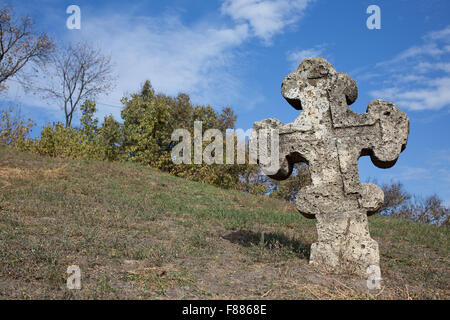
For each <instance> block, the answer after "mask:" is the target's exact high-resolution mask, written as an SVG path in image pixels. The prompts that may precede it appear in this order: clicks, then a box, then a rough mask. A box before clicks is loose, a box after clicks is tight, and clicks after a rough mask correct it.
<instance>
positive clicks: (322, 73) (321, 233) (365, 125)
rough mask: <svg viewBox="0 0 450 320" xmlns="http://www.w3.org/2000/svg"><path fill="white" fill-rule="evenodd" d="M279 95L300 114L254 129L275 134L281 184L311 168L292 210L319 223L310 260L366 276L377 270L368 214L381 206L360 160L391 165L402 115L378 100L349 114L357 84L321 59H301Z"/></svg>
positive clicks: (404, 133) (403, 125)
mask: <svg viewBox="0 0 450 320" xmlns="http://www.w3.org/2000/svg"><path fill="white" fill-rule="evenodd" d="M281 93H282V95H283V97H284V98H285V99H286V100H287V102H288V103H289V104H290V105H291V106H292V107H294V108H295V109H297V110H302V112H301V113H300V115H299V116H298V117H297V119H295V121H294V122H292V123H289V124H283V123H282V122H280V121H278V120H276V119H266V120H263V121H260V122H256V123H255V124H254V129H256V130H259V129H270V128H272V129H277V130H278V132H279V162H278V166H277V167H275V170H273V169H274V168H273V166H272V167H271V170H270V174H269V173H268V175H269V176H270V177H271V178H274V179H276V180H283V179H287V178H288V177H289V176H290V175H291V173H292V171H293V166H294V164H295V163H298V162H305V163H307V164H308V165H309V170H310V173H311V185H310V186H307V187H305V188H302V189H300V190H299V191H298V193H297V196H296V207H297V209H298V210H299V211H300V212H301V213H302V214H303V215H304V216H306V217H308V218H316V219H317V224H316V227H317V234H318V241H317V242H316V243H313V244H312V246H311V257H310V263H312V264H316V265H322V266H324V267H326V268H327V269H328V270H332V271H335V272H353V273H357V274H360V275H365V274H366V271H367V268H368V267H369V266H372V265H374V266H378V265H379V251H378V244H377V242H376V241H374V240H373V239H371V237H370V234H369V229H368V224H367V215H370V214H373V213H374V212H376V210H378V209H379V208H380V207H381V205H382V203H383V200H384V194H383V191H382V190H381V189H380V188H379V187H378V186H376V185H374V184H370V183H361V182H360V180H359V173H358V159H359V157H361V156H370V157H371V160H372V162H373V163H374V164H375V165H376V166H377V167H380V168H389V167H392V166H393V165H394V164H395V162H396V161H397V159H398V157H399V155H400V153H401V152H402V151H403V150H404V149H405V147H406V143H407V139H408V134H409V120H408V117H407V116H406V114H405V113H404V112H402V111H401V110H400V109H398V108H397V107H396V106H395V104H394V103H391V102H386V101H381V100H374V101H372V102H370V104H369V106H368V107H367V111H366V112H365V113H363V114H358V113H355V112H353V111H352V110H351V109H350V108H349V105H351V104H352V103H353V102H354V101H355V100H356V98H357V96H358V89H357V86H356V82H355V81H354V80H353V79H352V78H351V77H350V76H349V75H347V74H345V73H338V72H336V70H335V69H334V67H333V66H332V65H331V64H330V63H328V62H327V61H326V60H325V59H323V58H309V59H305V60H303V61H302V62H301V63H300V65H299V67H298V68H297V70H295V71H294V72H292V73H291V74H289V75H287V76H286V77H285V79H284V81H283V84H282V87H281ZM269 148H270V146H269ZM271 165H273V164H271ZM267 167H268V166H266V168H265V167H264V166H262V168H263V170H264V169H267ZM267 172H268V171H267Z"/></svg>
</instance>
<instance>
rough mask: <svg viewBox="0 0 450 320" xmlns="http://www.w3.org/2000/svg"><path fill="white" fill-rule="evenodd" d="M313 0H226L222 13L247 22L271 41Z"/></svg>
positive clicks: (300, 14)
mask: <svg viewBox="0 0 450 320" xmlns="http://www.w3.org/2000/svg"><path fill="white" fill-rule="evenodd" d="M311 2H312V0H272V1H270V0H225V2H224V3H223V5H222V9H221V10H222V13H223V14H227V15H230V16H231V17H232V18H233V19H234V20H236V21H242V22H246V23H248V24H249V25H250V27H251V30H252V31H253V33H254V34H255V35H256V36H257V37H259V38H261V39H263V40H264V41H265V42H266V43H270V40H271V38H272V37H273V36H274V35H275V34H278V33H281V32H282V31H283V29H284V28H285V27H286V26H288V25H291V24H293V23H296V22H297V21H298V20H299V19H300V18H301V17H302V15H303V12H304V10H305V9H306V7H307V6H308V4H309V3H311Z"/></svg>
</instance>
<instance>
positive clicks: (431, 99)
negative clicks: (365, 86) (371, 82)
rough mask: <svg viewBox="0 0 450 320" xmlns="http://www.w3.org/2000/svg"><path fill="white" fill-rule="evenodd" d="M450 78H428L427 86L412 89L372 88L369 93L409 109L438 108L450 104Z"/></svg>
mask: <svg viewBox="0 0 450 320" xmlns="http://www.w3.org/2000/svg"><path fill="white" fill-rule="evenodd" d="M449 88H450V78H449V77H446V78H439V79H436V80H428V86H427V87H424V88H418V89H413V90H407V89H405V88H396V87H394V88H387V89H382V90H374V91H372V92H371V95H372V96H374V97H378V98H381V99H386V100H392V101H395V103H396V104H397V105H399V106H400V107H402V108H406V109H410V110H424V109H427V110H438V109H441V108H443V107H445V106H448V105H450V90H449Z"/></svg>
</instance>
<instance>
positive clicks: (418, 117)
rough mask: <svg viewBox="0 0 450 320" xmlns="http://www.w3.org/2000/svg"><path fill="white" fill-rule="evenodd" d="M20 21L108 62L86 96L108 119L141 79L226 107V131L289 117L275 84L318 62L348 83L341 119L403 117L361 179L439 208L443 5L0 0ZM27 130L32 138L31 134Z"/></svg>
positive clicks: (19, 93) (32, 99) (42, 119)
mask: <svg viewBox="0 0 450 320" xmlns="http://www.w3.org/2000/svg"><path fill="white" fill-rule="evenodd" d="M6 3H8V4H10V5H11V4H12V5H14V6H15V10H16V11H17V12H19V13H21V14H23V13H29V14H30V15H31V16H32V17H33V18H34V20H35V22H36V24H37V26H38V28H40V29H42V30H43V31H45V32H47V33H49V34H50V35H51V36H52V37H54V38H56V39H58V40H59V41H61V42H70V41H79V40H87V41H90V42H92V43H94V44H96V45H98V46H100V47H101V48H102V50H103V52H104V53H106V54H109V55H111V56H112V60H113V62H114V64H115V70H116V73H117V76H118V81H117V86H116V88H115V89H114V91H113V92H111V93H110V94H109V95H107V96H101V97H98V108H99V112H98V117H100V118H103V116H105V115H107V114H110V113H112V114H113V115H114V116H115V117H116V118H118V119H119V118H120V106H121V104H120V98H121V97H123V96H124V95H126V94H129V93H132V92H135V91H137V90H138V89H139V86H140V85H141V84H142V83H143V82H144V81H145V80H146V79H150V80H151V82H152V84H153V86H154V88H155V89H156V90H157V91H160V92H163V93H166V94H170V95H176V94H177V93H179V92H187V93H189V94H190V95H191V98H192V101H193V102H194V103H198V104H210V105H212V106H213V107H215V108H216V109H217V110H220V109H221V108H222V107H224V106H231V107H232V108H233V109H234V110H235V112H236V113H237V115H238V120H237V127H239V128H243V129H248V128H251V127H252V124H253V122H255V121H259V120H262V119H265V118H271V117H274V118H278V119H280V120H281V121H283V122H292V121H293V120H294V119H295V118H296V117H297V116H298V112H299V111H296V110H294V109H293V108H291V107H290V106H289V105H288V104H287V103H286V102H285V101H284V99H283V98H282V96H281V94H280V85H281V82H282V80H283V78H284V77H285V76H286V75H287V74H288V73H290V72H291V71H293V70H294V69H295V68H296V67H297V65H298V63H299V62H300V61H301V60H302V59H303V58H305V57H309V56H322V57H325V58H326V59H328V61H330V62H331V63H332V64H333V65H334V66H335V67H336V69H337V71H339V72H346V73H349V74H350V75H351V76H352V77H353V78H354V79H355V80H356V82H357V84H358V88H359V98H358V100H357V101H356V103H355V104H354V105H352V109H353V110H355V111H357V112H364V111H365V109H366V106H367V104H368V103H369V102H370V101H371V100H373V99H377V98H380V99H385V100H389V101H392V102H394V103H396V104H397V106H398V107H399V108H401V109H402V110H404V111H405V112H406V113H407V114H408V116H409V118H410V129H411V132H410V136H409V141H408V146H407V148H406V150H405V151H404V152H403V153H402V154H401V156H400V158H399V161H398V162H397V164H396V165H395V166H394V167H393V168H391V169H388V170H383V169H379V168H376V167H375V166H374V165H373V164H372V163H371V162H370V159H369V158H368V157H363V158H361V159H360V161H359V166H360V175H361V180H362V181H365V180H367V179H368V178H369V177H371V178H376V179H377V180H378V182H379V183H382V182H389V181H391V180H396V181H398V180H400V181H402V182H403V183H404V184H405V186H406V187H407V189H408V190H409V191H410V192H412V193H416V194H420V195H423V196H427V195H430V194H432V193H437V194H438V195H439V196H441V198H443V199H444V200H445V201H446V204H447V205H449V204H450V188H449V184H450V167H449V163H450V142H449V139H450V135H449V128H448V123H449V120H450V113H449V112H450V108H449V107H450V19H449V18H448V12H450V2H449V1H447V0H442V1H439V0H428V1H423V0H389V1H388V0H386V1H376V0H371V1H356V0H355V1H331V0H328V1H324V0H272V1H269V0H223V1H213V0H208V1H206V0H201V1H200V0H171V1H170V0H165V1H136V0H128V1H113V0H108V1H95V2H94V1H76V0H72V1H62V0H39V1H27V0H20V1H6ZM71 4H76V5H78V6H79V7H80V8H81V29H80V30H68V29H67V28H66V19H67V18H68V16H69V15H68V14H66V8H67V7H68V6H69V5H71ZM372 4H375V5H378V6H379V7H380V9H381V29H380V30H369V29H368V28H367V27H366V20H367V18H368V17H369V14H367V13H366V9H367V7H368V6H369V5H372ZM8 86H9V90H8V92H7V93H6V94H3V95H2V96H0V103H1V104H2V105H5V104H8V105H14V106H16V107H17V108H19V109H20V113H21V115H22V116H23V117H30V118H33V119H34V120H35V121H36V122H37V124H38V127H41V126H42V125H44V124H45V123H47V122H51V121H63V119H64V117H63V113H62V111H61V110H60V109H59V108H58V107H57V106H55V104H54V103H48V102H46V101H43V100H42V99H41V98H40V97H39V96H35V95H32V94H29V93H25V92H23V90H22V89H21V88H20V87H19V86H18V85H17V83H15V82H9V83H8ZM38 131H39V130H38V129H37V130H35V134H36V133H37V132H38Z"/></svg>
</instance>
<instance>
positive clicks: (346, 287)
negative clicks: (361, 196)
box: [0, 147, 450, 299]
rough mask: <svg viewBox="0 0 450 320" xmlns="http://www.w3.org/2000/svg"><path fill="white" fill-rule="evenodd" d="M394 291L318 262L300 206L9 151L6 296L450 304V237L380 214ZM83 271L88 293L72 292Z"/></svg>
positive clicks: (0, 229) (3, 184)
mask: <svg viewBox="0 0 450 320" xmlns="http://www.w3.org/2000/svg"><path fill="white" fill-rule="evenodd" d="M369 221H370V230H371V234H372V236H373V237H374V238H375V239H376V240H377V241H378V242H379V244H380V251H381V270H382V277H383V279H384V281H383V288H382V290H381V291H380V292H372V293H369V292H366V291H365V290H364V288H365V281H361V280H356V279H354V278H351V277H346V276H334V275H330V274H328V273H327V272H326V270H321V269H320V268H315V267H312V266H310V265H308V256H309V247H310V244H311V243H312V242H314V241H315V238H316V234H315V227H314V221H312V220H307V219H305V218H304V217H302V216H301V215H300V214H298V213H297V211H296V210H295V208H294V207H293V205H292V204H290V203H286V202H282V201H278V200H274V199H270V198H268V197H258V196H252V195H248V194H245V193H242V192H238V191H225V190H221V189H218V188H215V187H212V186H209V185H204V184H201V183H196V182H191V181H186V180H183V179H180V178H176V177H173V176H170V175H167V174H164V173H160V172H158V171H156V170H153V169H151V168H143V167H141V166H138V165H133V164H128V163H125V164H122V163H107V162H94V161H71V160H60V159H52V158H44V157H38V156H36V155H32V154H27V153H20V152H17V151H15V150H13V149H10V148H7V147H0V297H1V298H3V299H8V298H19V299H23V298H24V299H28V298H33V299H36V298H62V299H66V298H82V299H85V298H86V299H94V298H95V299H97V298H120V299H183V298H193V299H216V298H225V299H228V298H236V299H241V298H251V299H260V298H269V299H318V298H319V299H339V298H369V299H380V298H384V299H409V298H412V299H415V298H425V299H435V298H438V299H449V298H450V292H449V266H450V264H449V257H448V252H449V230H448V229H444V228H437V227H434V226H429V225H422V224H416V223H412V222H408V221H401V220H396V219H388V218H383V217H377V216H376V217H371V218H370V219H369ZM69 265H79V266H80V268H81V272H82V289H81V290H68V289H67V288H66V279H67V276H68V275H67V274H66V269H67V267H68V266H69Z"/></svg>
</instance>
